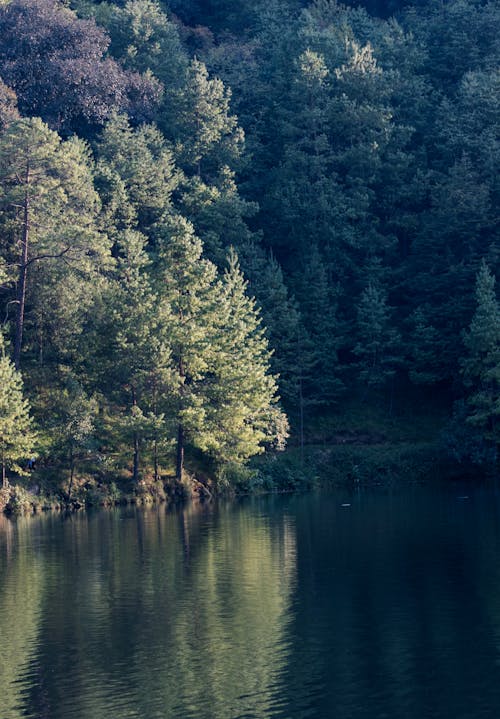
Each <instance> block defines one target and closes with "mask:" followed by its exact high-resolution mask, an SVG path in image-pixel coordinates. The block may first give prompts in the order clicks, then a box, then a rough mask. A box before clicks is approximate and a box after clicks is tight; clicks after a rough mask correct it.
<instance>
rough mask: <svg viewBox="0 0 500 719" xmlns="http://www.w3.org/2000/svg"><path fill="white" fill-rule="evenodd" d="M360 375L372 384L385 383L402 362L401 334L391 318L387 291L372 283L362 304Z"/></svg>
mask: <svg viewBox="0 0 500 719" xmlns="http://www.w3.org/2000/svg"><path fill="white" fill-rule="evenodd" d="M357 315H358V317H357V319H358V337H359V341H358V343H357V344H356V346H355V348H354V354H355V355H357V356H358V357H359V363H358V366H359V370H360V372H359V377H360V379H361V380H362V382H364V383H366V385H367V386H369V387H382V386H384V385H385V384H386V383H387V381H388V380H389V379H390V378H392V377H394V374H395V372H396V368H397V366H398V364H399V362H400V337H399V333H398V332H397V330H396V329H395V328H394V326H393V325H392V322H391V308H390V307H389V306H388V305H387V300H386V295H385V292H384V291H383V290H382V289H381V288H379V287H377V286H376V285H375V284H372V283H370V284H369V285H368V287H366V288H365V290H364V291H363V293H362V295H361V299H360V302H359V305H358V313H357Z"/></svg>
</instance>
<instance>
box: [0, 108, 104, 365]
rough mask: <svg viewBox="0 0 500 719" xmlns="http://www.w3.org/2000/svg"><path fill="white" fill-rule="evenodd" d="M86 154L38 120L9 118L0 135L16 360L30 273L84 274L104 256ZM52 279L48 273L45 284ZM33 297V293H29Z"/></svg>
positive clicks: (0, 199) (0, 201)
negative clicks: (62, 270) (46, 269)
mask: <svg viewBox="0 0 500 719" xmlns="http://www.w3.org/2000/svg"><path fill="white" fill-rule="evenodd" d="M89 164H90V163H89V158H88V152H87V149H86V147H85V145H84V144H83V143H82V142H81V141H79V140H76V139H75V140H68V141H67V142H61V140H60V138H59V136H58V135H57V134H56V133H55V132H53V131H52V130H49V128H48V127H47V126H46V125H45V124H44V123H43V122H42V121H41V120H39V119H38V118H31V119H21V120H18V121H16V122H12V123H11V124H10V125H9V127H8V128H7V129H6V131H5V132H4V133H3V135H2V136H1V137H0V205H1V206H2V207H3V209H4V216H3V223H4V225H3V227H4V242H6V244H5V245H4V247H3V252H4V257H5V258H6V259H7V260H8V261H11V262H12V264H13V265H14V266H17V267H18V268H19V269H18V275H17V277H16V278H13V281H15V282H16V283H17V285H16V291H15V302H16V328H15V345H14V361H15V364H16V367H19V365H20V362H21V349H22V345H23V332H24V323H25V308H26V301H27V292H28V279H29V275H30V273H31V272H32V271H33V269H34V268H36V267H37V266H38V265H40V264H44V265H46V264H47V263H49V262H52V263H56V262H57V261H59V262H60V263H62V262H63V263H64V265H65V267H71V266H72V267H76V268H77V270H78V273H79V274H85V273H86V272H89V271H91V270H92V268H94V267H95V266H96V262H98V261H99V260H101V261H103V257H105V255H106V254H107V244H106V241H105V238H104V237H103V236H101V235H99V234H98V233H97V232H96V228H95V220H96V216H97V210H98V197H97V194H96V192H95V190H94V187H93V179H92V174H91V171H90V167H89ZM53 281H54V278H53V277H50V279H49V278H47V280H46V282H48V283H49V284H50V283H52V282H53ZM33 299H34V300H36V294H35V295H34V296H33Z"/></svg>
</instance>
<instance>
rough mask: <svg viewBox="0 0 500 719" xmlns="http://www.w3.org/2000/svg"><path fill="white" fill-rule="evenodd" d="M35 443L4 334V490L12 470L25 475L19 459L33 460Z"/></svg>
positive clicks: (0, 370)
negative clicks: (7, 352)
mask: <svg viewBox="0 0 500 719" xmlns="http://www.w3.org/2000/svg"><path fill="white" fill-rule="evenodd" d="M35 440H36V435H35V433H34V431H33V425H32V419H31V417H30V407H29V403H28V400H27V399H25V398H24V397H23V382H22V378H21V375H20V373H19V372H17V371H16V369H15V367H14V365H13V364H12V362H11V361H10V359H9V358H8V356H7V355H6V353H5V345H4V341H3V336H2V335H1V334H0V454H1V462H2V486H3V487H6V486H7V484H8V480H7V470H8V469H13V470H14V471H16V472H19V473H22V472H23V469H22V468H21V467H20V466H19V463H18V462H19V459H21V458H29V457H30V456H31V454H32V453H33V446H34V443H35Z"/></svg>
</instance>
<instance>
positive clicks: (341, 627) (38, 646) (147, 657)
mask: <svg viewBox="0 0 500 719" xmlns="http://www.w3.org/2000/svg"><path fill="white" fill-rule="evenodd" d="M499 716H500V493H497V491H496V490H495V489H494V488H486V487H482V488H481V487H475V488H474V487H472V486H469V487H465V488H464V487H463V486H458V485H455V484H451V485H447V486H441V485H440V486H438V487H413V488H404V489H401V490H397V491H396V490H393V491H389V490H384V489H379V490H370V491H368V490H360V491H359V492H354V493H351V494H348V493H336V494H324V495H309V496H281V497H268V498H263V499H247V500H243V501H234V502H228V503H223V502H221V503H218V504H216V505H213V504H209V505H199V504H198V505H192V506H188V507H186V508H185V509H178V510H167V509H166V508H165V507H164V506H162V507H159V508H155V509H149V510H147V509H139V508H121V509H117V510H113V511H99V512H89V513H80V514H77V515H72V516H69V517H63V516H61V515H58V514H50V515H48V516H43V517H34V518H21V519H18V520H16V521H10V520H7V519H5V518H0V719H18V718H20V717H32V718H36V719H42V718H47V719H128V718H131V717H138V718H140V719H153V718H156V717H158V718H160V717H161V718H162V719H165V718H172V719H190V718H191V717H192V718H193V719H195V718H196V719H237V718H238V719H251V718H252V719H253V718H255V719H257V718H258V719H261V718H262V719H264V718H268V717H272V718H273V719H337V718H338V719H388V718H390V719H431V718H432V719H433V718H440V719H441V718H442V719H450V718H453V719H476V718H478V719H479V718H483V717H491V718H492V719H493V718H494V719H498V717H499Z"/></svg>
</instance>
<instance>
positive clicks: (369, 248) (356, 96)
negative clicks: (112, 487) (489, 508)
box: [0, 0, 500, 501]
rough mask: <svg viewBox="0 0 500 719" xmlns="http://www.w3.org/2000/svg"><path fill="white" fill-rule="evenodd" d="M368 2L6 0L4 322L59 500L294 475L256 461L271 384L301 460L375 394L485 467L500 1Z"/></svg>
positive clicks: (493, 413)
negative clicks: (435, 426) (420, 414)
mask: <svg viewBox="0 0 500 719" xmlns="http://www.w3.org/2000/svg"><path fill="white" fill-rule="evenodd" d="M354 5H356V6H354ZM383 5H384V7H382V3H380V2H379V1H378V0H366V1H365V2H364V3H361V6H360V4H355V3H354V2H350V3H349V4H348V5H342V4H340V3H338V2H336V1H335V0H314V2H311V3H306V2H302V0H271V2H261V1H260V0H259V2H256V3H253V4H249V3H247V2H240V1H238V2H226V0H220V1H218V2H212V3H204V2H201V1H199V0H190V1H189V2H182V3H181V2H174V1H173V0H172V2H169V3H161V2H159V1H157V0H123V1H120V2H98V1H97V0H96V2H92V1H91V0H73V1H72V2H59V0H11V1H10V2H7V3H3V4H2V6H1V8H0V60H1V61H2V68H1V72H2V78H1V80H0V209H1V210H2V213H1V219H0V230H1V232H0V299H1V302H2V308H3V310H2V316H3V317H4V324H5V326H6V334H7V335H9V336H10V337H11V338H12V339H13V359H14V364H15V366H16V367H18V368H19V366H21V364H22V367H23V372H24V378H25V381H26V391H27V395H28V396H29V397H30V402H31V406H32V407H33V412H34V415H35V417H36V420H37V425H39V426H40V429H41V432H40V452H41V454H42V455H43V457H44V458H45V459H46V460H47V461H50V462H53V463H54V464H55V465H56V468H60V467H64V468H68V467H69V469H70V477H71V480H70V485H69V486H66V488H65V491H66V490H69V491H67V492H66V494H67V495H68V494H69V495H71V493H72V491H73V492H74V493H75V494H74V496H75V497H77V499H78V498H80V499H81V497H83V493H84V489H81V487H80V484H81V485H82V487H83V486H84V484H85V482H84V481H83V480H82V481H80V479H79V477H78V473H79V472H80V473H81V472H83V468H84V466H85V467H88V469H89V471H95V472H96V473H97V475H98V477H99V479H95V480H92V482H94V484H92V482H90V480H89V487H90V486H92V487H93V489H92V491H93V492H94V491H95V496H96V501H97V499H98V498H99V497H100V498H101V499H103V498H105V496H106V488H105V487H104V485H103V486H100V485H99V482H101V480H102V479H103V478H105V477H106V476H108V475H109V474H110V473H114V474H115V475H116V476H121V479H122V481H123V485H124V486H125V485H127V483H128V488H131V487H133V491H135V492H136V493H138V496H140V497H141V498H146V497H150V496H153V495H154V496H158V497H160V496H161V495H162V492H163V490H162V489H161V488H160V486H159V483H161V482H162V481H165V480H166V479H167V477H171V476H172V475H173V474H174V470H175V474H176V475H177V479H182V473H183V468H184V464H185V465H186V466H187V467H188V470H189V471H194V470H195V469H196V468H197V467H198V466H199V467H201V468H202V471H205V470H206V469H207V468H209V473H210V474H211V475H212V476H213V477H215V475H217V476H218V477H219V484H220V485H221V486H222V484H230V485H234V484H237V485H238V487H240V488H245V487H253V488H259V487H260V488H261V489H262V488H264V487H268V488H269V487H272V486H277V485H279V486H280V488H282V489H286V488H292V487H297V486H299V485H301V486H302V485H303V483H304V482H305V483H306V484H307V478H306V479H305V480H304V478H303V475H302V474H301V472H302V470H301V471H298V470H297V471H296V468H295V466H290V467H288V466H287V465H286V462H285V461H284V460H283V458H281V459H279V460H276V462H275V464H273V463H272V462H270V466H271V465H272V466H273V467H274V468H275V470H276V472H275V474H276V476H274V475H273V478H272V479H271V480H270V479H269V478H266V476H265V473H260V470H259V472H257V473H254V472H253V470H248V472H247V469H246V466H247V462H248V460H249V459H250V458H251V457H254V456H256V455H258V454H260V453H261V452H262V451H263V450H264V449H271V450H276V449H279V448H281V447H282V446H283V443H284V440H285V438H286V436H287V434H288V431H289V430H288V423H287V420H286V418H285V415H284V414H283V411H282V409H281V408H280V404H279V402H278V395H280V396H281V398H282V400H283V404H284V406H285V408H286V410H287V412H288V413H289V416H290V419H291V426H292V430H291V432H292V443H293V442H295V444H296V453H297V457H298V459H297V461H298V465H300V467H303V464H304V462H305V460H307V458H308V442H309V441H311V440H314V437H315V433H316V432H317V430H318V427H319V425H320V424H321V423H322V422H326V423H328V421H330V422H336V421H337V420H338V421H339V422H341V421H342V417H337V416H336V415H335V414H333V413H334V412H338V413H344V415H345V417H347V418H348V420H349V421H350V422H352V423H356V420H355V418H354V417H353V415H352V414H350V413H349V410H348V409H346V407H348V405H349V402H355V403H358V404H359V405H360V407H362V410H359V411H360V412H362V414H363V417H364V421H367V420H366V418H367V417H368V416H371V415H370V412H371V411H372V410H373V409H374V408H377V411H378V412H379V414H378V415H377V417H378V419H377V422H379V423H380V422H382V423H383V422H384V421H385V420H383V419H381V417H382V414H381V408H380V406H379V405H381V404H382V401H381V400H382V399H383V398H384V395H385V394H386V393H387V388H388V386H390V387H391V398H392V399H391V411H392V409H394V408H396V409H397V408H399V409H400V408H401V407H402V406H403V405H404V404H405V403H406V404H408V405H409V406H410V405H411V406H413V404H414V403H415V401H416V397H417V396H419V395H420V393H422V394H425V396H428V395H427V393H426V391H425V387H429V392H431V393H433V394H434V393H435V394H436V396H437V397H438V399H439V402H440V403H441V404H440V406H441V405H445V404H447V405H448V408H449V410H450V411H451V407H452V405H453V402H454V401H455V400H457V399H460V397H462V396H464V395H465V401H464V404H463V406H462V409H463V414H460V413H459V412H458V410H457V412H458V414H456V417H455V420H454V421H453V422H452V425H453V426H452V429H450V432H449V434H450V437H452V435H453V436H456V437H458V438H459V439H458V444H460V442H462V443H463V445H464V446H469V444H470V446H471V447H472V445H474V446H475V447H476V449H477V452H476V450H474V452H476V454H477V456H479V455H481V453H483V454H484V453H486V454H488V452H490V450H491V452H493V450H494V449H495V451H496V447H497V445H498V414H499V411H500V410H499V406H498V403H499V399H498V396H499V394H498V393H499V383H500V379H499V376H498V371H499V369H498V367H499V359H498V300H497V298H496V295H495V290H494V279H493V278H494V277H495V275H498V269H499V260H500V253H499V251H498V247H499V236H498V222H497V217H498V203H499V199H500V186H499V184H498V178H499V174H498V171H497V166H498V159H499V145H498V138H497V135H498V132H497V118H498V70H497V68H498V56H499V55H498V47H499V46H498V38H497V35H498V33H496V34H495V30H496V27H497V25H498V20H499V15H498V8H497V6H496V5H495V4H494V3H492V2H480V1H479V0H450V1H449V2H446V3H431V2H419V3H407V2H406V1H405V0H394V1H392V0H391V2H387V3H384V4H383ZM395 9H398V10H400V12H399V14H398V18H397V20H396V19H394V18H389V17H388V16H389V14H390V13H391V12H392V11H393V10H395ZM173 13H175V16H174V14H173ZM374 14H375V15H378V17H375V16H374ZM38 115H40V117H38ZM46 123H47V124H46ZM83 138H86V139H85V140H84V139H83ZM230 248H234V251H233V250H230ZM228 253H229V259H228V260H226V258H227V257H228ZM238 257H239V258H240V259H239V260H238V259H237V258H238ZM239 262H241V268H240V265H239ZM478 270H479V274H478V275H477V288H476V295H475V294H474V277H475V276H476V274H477V273H478ZM253 297H255V298H256V299H255V300H254V299H253ZM467 328H468V329H467ZM464 330H465V332H464ZM462 338H463V342H462ZM4 361H5V362H6V363H7V364H5V367H6V368H7V369H5V371H6V372H7V374H8V369H9V367H10V365H8V360H7V359H6V358H5V356H4ZM9 371H10V370H9ZM12 371H13V370H12ZM16 376H17V375H15V374H14V375H13V377H16ZM14 384H15V382H14ZM416 388H418V389H416ZM18 389H19V388H18ZM396 389H397V392H396ZM16 391H17V390H16ZM393 400H394V402H393ZM384 404H385V403H384ZM393 405H394V406H393ZM396 405H397V407H396ZM396 409H395V411H396ZM430 411H431V412H433V411H434V410H430ZM385 414H387V413H385ZM385 414H384V416H385ZM438 414H439V413H438ZM436 416H437V415H436ZM325 417H329V418H330V419H329V420H326V419H325ZM439 417H441V415H440V414H439ZM457 418H458V419H457ZM460 418H462V419H463V420H464V422H463V423H464V425H465V429H466V430H467V431H468V432H469V439H470V442H469V440H467V441H466V439H465V438H464V437H462V435H460V433H459V432H458V429H457V427H458V425H459V423H460V421H461V419H460ZM465 418H466V421H465ZM374 421H375V420H374ZM436 423H437V421H436ZM372 429H373V428H372ZM418 431H419V432H420V431H421V428H419V429H418ZM422 431H423V430H422ZM415 432H417V429H416V430H415ZM334 434H335V433H334ZM295 435H297V436H295ZM322 436H323V435H322ZM323 439H324V442H325V443H328V442H329V441H333V440H332V437H331V436H328V435H327V434H325V435H324V437H323ZM412 439H415V438H412ZM450 442H451V444H453V441H452V440H451V439H450ZM28 444H29V442H28ZM456 445H457V442H455V445H454V446H456ZM450 446H451V445H450ZM483 449H484V452H483ZM12 451H13V452H14V450H12ZM15 451H18V450H17V449H16V450H15ZM453 451H454V452H455V450H453ZM175 452H176V456H175V457H174V453H175ZM471 452H472V453H474V452H473V450H471ZM270 454H271V456H272V457H274V452H271V453H270ZM354 454H355V453H354ZM486 454H485V456H486ZM493 454H494V452H493ZM341 456H343V455H342V453H341V452H340V451H339V453H338V457H340V458H341ZM471 456H472V455H471ZM488 456H489V455H488ZM19 457H21V455H19ZM345 457H346V458H347V460H348V463H349V462H351V455H350V454H349V453H348V452H347V453H346V455H345ZM325 458H326V459H328V457H327V456H326V455H325V456H324V457H323V459H325ZM455 458H458V454H457V452H455ZM84 460H85V461H84ZM354 460H355V457H354V455H353V458H352V465H353V466H355V465H356V466H361V465H362V466H363V467H364V466H365V465H364V464H363V462H361V464H360V463H359V462H357V461H354ZM9 461H10V460H9ZM257 461H258V462H259V461H260V460H257ZM384 461H385V460H384ZM12 462H13V463H15V457H13V459H12ZM381 462H382V459H381ZM292 464H293V463H292ZM375 464H376V463H375ZM375 464H374V465H373V466H375ZM382 464H383V463H382ZM382 464H381V465H380V466H382ZM12 466H13V465H12ZM318 466H319V465H317V463H316V462H315V461H313V462H312V464H311V471H310V476H311V477H314V476H316V475H317V471H316V470H317V469H318ZM366 466H367V467H368V469H367V471H366V472H365V471H364V470H363V471H361V470H360V471H361V474H362V475H363V477H365V476H366V477H367V476H368V475H369V474H370V472H371V471H372V470H371V469H370V467H372V465H371V464H370V462H369V461H368V460H367V463H366ZM278 467H281V469H279V468H278ZM391 467H392V465H391ZM207 471H208V470H207ZM280 471H282V472H283V481H282V483H281V484H280V483H279V481H278V480H277V479H276V477H277V474H278V473H279V472H280ZM318 471H319V470H318ZM273 472H274V469H273ZM391 472H392V469H391ZM370 476H371V475H370ZM131 477H132V478H133V481H132V482H131V481H130V478H131ZM311 481H312V480H311ZM177 486H179V485H177ZM152 487H154V489H152ZM80 491H81V492H82V495H81V497H80V494H79V492H80ZM89 491H90V489H89ZM78 501H79V499H78ZM103 501H108V500H105V499H104V500H103ZM141 501H142V499H141Z"/></svg>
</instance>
